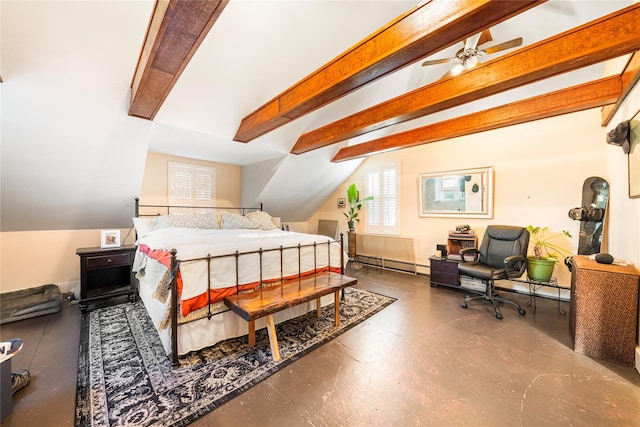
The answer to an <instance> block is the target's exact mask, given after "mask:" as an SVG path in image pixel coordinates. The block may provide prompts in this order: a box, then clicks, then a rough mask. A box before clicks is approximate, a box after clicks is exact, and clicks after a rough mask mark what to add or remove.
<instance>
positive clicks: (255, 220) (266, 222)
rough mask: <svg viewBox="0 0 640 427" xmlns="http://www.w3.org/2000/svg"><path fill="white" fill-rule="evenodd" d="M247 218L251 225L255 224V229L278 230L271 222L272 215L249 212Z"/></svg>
mask: <svg viewBox="0 0 640 427" xmlns="http://www.w3.org/2000/svg"><path fill="white" fill-rule="evenodd" d="M246 218H247V219H249V221H251V224H253V228H257V229H259V230H276V229H277V228H278V227H276V226H275V224H274V223H273V221H272V220H271V215H269V214H268V213H266V212H262V211H256V212H249V213H248V214H247V215H246Z"/></svg>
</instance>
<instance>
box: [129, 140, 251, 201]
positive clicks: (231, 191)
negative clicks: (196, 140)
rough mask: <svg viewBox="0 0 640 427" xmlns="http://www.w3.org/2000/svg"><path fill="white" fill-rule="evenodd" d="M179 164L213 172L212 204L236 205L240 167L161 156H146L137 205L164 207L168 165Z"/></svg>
mask: <svg viewBox="0 0 640 427" xmlns="http://www.w3.org/2000/svg"><path fill="white" fill-rule="evenodd" d="M170 161H172V162H181V163H189V164H195V165H200V166H208V167H212V168H215V169H216V204H217V205H218V206H240V188H241V187H240V185H241V167H240V166H234V165H227V164H224V163H215V162H207V161H203V160H195V159H188V158H185V157H177V156H169V155H167V154H161V153H152V152H149V153H147V162H146V164H145V167H144V177H143V178H142V189H141V190H140V203H142V204H166V203H167V201H168V198H167V195H168V194H169V191H168V182H169V180H168V177H167V166H168V163H169V162H170Z"/></svg>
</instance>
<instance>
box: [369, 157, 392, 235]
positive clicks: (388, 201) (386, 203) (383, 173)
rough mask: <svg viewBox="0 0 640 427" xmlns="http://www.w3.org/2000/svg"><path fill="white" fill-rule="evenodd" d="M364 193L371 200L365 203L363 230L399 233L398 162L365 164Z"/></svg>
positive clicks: (379, 232) (378, 232)
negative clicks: (371, 198)
mask: <svg viewBox="0 0 640 427" xmlns="http://www.w3.org/2000/svg"><path fill="white" fill-rule="evenodd" d="M364 175H365V194H366V195H367V196H373V200H370V201H368V202H366V203H365V206H364V208H365V216H364V231H365V233H377V234H400V218H399V217H398V216H399V213H400V163H399V162H393V163H385V164H380V165H371V166H365V171H364Z"/></svg>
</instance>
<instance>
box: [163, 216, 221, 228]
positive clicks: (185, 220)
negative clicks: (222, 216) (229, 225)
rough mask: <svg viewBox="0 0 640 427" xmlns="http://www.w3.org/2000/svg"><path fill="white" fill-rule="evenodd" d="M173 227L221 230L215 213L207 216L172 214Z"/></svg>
mask: <svg viewBox="0 0 640 427" xmlns="http://www.w3.org/2000/svg"><path fill="white" fill-rule="evenodd" d="M171 225H172V226H174V227H184V228H205V229H211V230H219V229H220V222H219V220H218V214H217V213H215V212H211V213H206V214H172V215H171Z"/></svg>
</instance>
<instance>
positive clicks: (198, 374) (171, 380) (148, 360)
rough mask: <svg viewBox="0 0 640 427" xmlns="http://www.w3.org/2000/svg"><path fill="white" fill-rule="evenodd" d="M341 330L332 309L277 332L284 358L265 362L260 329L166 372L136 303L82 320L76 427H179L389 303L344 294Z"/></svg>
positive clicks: (159, 346) (372, 296)
mask: <svg viewBox="0 0 640 427" xmlns="http://www.w3.org/2000/svg"><path fill="white" fill-rule="evenodd" d="M345 298H346V300H345V301H343V302H342V303H341V305H340V326H339V327H337V328H336V327H335V325H334V324H333V315H334V314H333V304H332V305H329V306H326V307H324V308H323V310H322V318H320V319H318V318H317V317H316V313H315V310H314V311H312V312H310V313H307V314H305V315H302V316H299V317H297V318H295V319H291V320H288V321H286V322H283V323H281V324H279V325H277V334H278V344H279V346H280V355H281V357H282V359H281V360H280V361H279V362H274V361H273V360H272V359H271V351H270V348H269V338H268V336H267V333H266V329H264V328H263V329H260V330H258V331H256V346H255V347H249V346H248V345H247V337H246V335H245V336H244V337H239V338H234V339H229V340H226V341H223V342H220V343H218V344H216V345H215V346H213V347H209V348H206V349H203V350H200V351H197V352H192V353H189V354H188V355H186V356H185V358H183V359H180V363H181V364H180V366H179V367H177V368H172V367H171V362H170V361H169V359H168V357H167V356H166V355H165V353H164V349H163V348H162V344H161V343H160V339H159V337H158V334H157V333H156V332H155V329H154V327H153V325H152V323H151V320H150V319H149V316H148V314H147V311H146V309H145V308H144V306H143V305H142V303H141V302H137V303H127V304H120V305H116V306H111V307H107V308H102V309H96V310H93V311H90V312H88V313H85V314H84V315H83V319H82V330H81V335H80V353H79V356H78V386H77V396H76V425H77V426H95V427H100V426H111V425H135V426H184V425H187V424H189V423H192V422H194V421H195V420H197V419H198V418H200V417H201V416H203V415H205V414H207V413H209V412H211V411H213V410H214V409H216V408H217V407H219V406H221V405H222V404H223V403H225V402H227V401H229V400H231V399H232V398H234V397H235V396H238V395H239V394H241V393H242V392H244V391H246V390H248V389H249V388H251V387H253V386H254V385H256V384H258V383H259V382H260V381H262V380H264V379H265V378H267V377H268V376H269V375H271V374H273V373H274V372H276V371H278V370H279V369H282V368H284V367H285V366H287V365H288V364H290V363H292V362H294V361H296V360H297V359H299V358H300V357H302V356H303V355H305V354H306V353H308V352H310V351H312V350H314V349H315V348H317V347H318V346H320V345H322V344H324V343H326V342H327V341H329V340H331V339H333V338H335V337H336V336H338V335H340V334H342V333H343V332H345V331H346V330H348V329H349V328H351V327H353V326H355V325H357V324H358V323H361V322H362V321H364V320H366V319H368V318H369V317H371V316H373V315H374V314H375V313H377V312H379V311H380V310H382V309H383V308H385V307H386V306H388V305H389V304H391V303H392V302H394V301H395V299H393V298H390V297H386V296H383V295H379V294H375V293H372V292H367V291H363V290H360V289H355V288H347V289H346V290H345Z"/></svg>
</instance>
